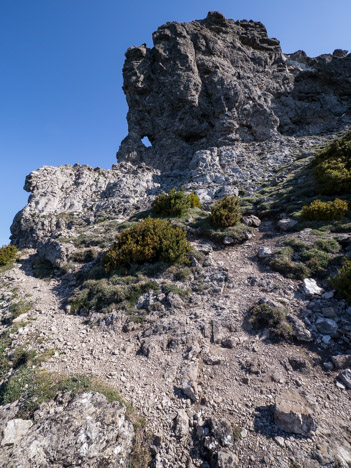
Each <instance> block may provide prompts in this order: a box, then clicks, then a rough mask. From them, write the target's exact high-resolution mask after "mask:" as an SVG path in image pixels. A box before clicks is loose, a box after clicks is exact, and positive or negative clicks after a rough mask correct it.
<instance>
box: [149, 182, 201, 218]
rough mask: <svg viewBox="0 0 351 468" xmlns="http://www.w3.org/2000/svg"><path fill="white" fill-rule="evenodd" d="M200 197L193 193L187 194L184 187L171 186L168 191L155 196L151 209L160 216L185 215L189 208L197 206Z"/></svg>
mask: <svg viewBox="0 0 351 468" xmlns="http://www.w3.org/2000/svg"><path fill="white" fill-rule="evenodd" d="M199 207H200V199H199V197H198V196H197V195H196V194H195V193H193V192H192V193H190V194H187V193H185V191H184V189H183V188H182V189H181V190H176V189H175V188H173V189H172V190H170V191H169V193H162V194H160V195H158V196H157V198H156V200H155V201H154V203H153V204H152V211H153V212H154V213H156V214H159V215H161V216H176V217H180V216H185V215H186V214H187V213H188V211H189V209H190V208H199Z"/></svg>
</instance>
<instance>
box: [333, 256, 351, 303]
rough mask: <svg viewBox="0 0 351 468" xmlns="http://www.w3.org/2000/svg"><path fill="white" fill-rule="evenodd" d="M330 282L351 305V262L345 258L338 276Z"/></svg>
mask: <svg viewBox="0 0 351 468" xmlns="http://www.w3.org/2000/svg"><path fill="white" fill-rule="evenodd" d="M329 281H330V283H331V285H332V287H333V288H335V289H336V290H337V291H338V292H339V293H340V294H341V295H342V296H344V297H345V299H346V300H347V301H348V302H349V303H350V304H351V260H348V259H347V258H345V260H344V263H343V265H342V267H341V268H340V270H339V271H338V274H337V275H336V276H335V277H334V278H330V280H329Z"/></svg>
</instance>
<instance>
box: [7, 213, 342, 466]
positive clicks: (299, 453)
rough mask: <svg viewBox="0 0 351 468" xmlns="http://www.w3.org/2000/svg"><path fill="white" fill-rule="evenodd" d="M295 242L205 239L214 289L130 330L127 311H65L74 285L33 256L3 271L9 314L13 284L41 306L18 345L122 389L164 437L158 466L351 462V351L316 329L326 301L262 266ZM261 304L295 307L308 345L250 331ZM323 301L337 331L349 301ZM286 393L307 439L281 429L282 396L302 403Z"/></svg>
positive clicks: (270, 236)
mask: <svg viewBox="0 0 351 468" xmlns="http://www.w3.org/2000/svg"><path fill="white" fill-rule="evenodd" d="M289 235H290V236H291V234H286V233H283V232H281V231H277V230H276V226H275V224H274V223H272V222H271V221H267V222H263V223H262V224H261V226H260V227H259V229H258V230H256V233H255V235H254V237H253V238H252V239H250V240H249V241H247V242H246V243H245V244H243V245H239V246H232V247H231V246H228V247H226V248H220V249H218V248H216V247H215V246H214V245H213V244H211V243H207V244H206V248H205V247H204V243H202V249H203V250H205V251H207V252H208V253H207V257H206V260H205V262H204V266H201V267H199V268H200V269H201V274H202V276H203V277H204V278H205V283H206V284H207V285H208V286H209V288H208V289H205V290H204V291H203V292H202V293H192V295H191V298H190V302H187V303H185V302H183V301H182V299H180V298H178V301H173V303H172V304H171V305H169V306H168V308H167V311H166V313H165V314H161V316H160V317H157V318H156V319H154V320H153V321H152V323H146V324H141V325H136V326H135V327H127V329H126V327H123V324H124V322H125V320H124V319H123V317H121V316H119V315H118V314H115V315H113V314H112V316H110V319H109V320H108V319H103V320H101V319H100V321H98V322H93V323H92V322H91V321H89V320H87V317H81V316H76V315H70V314H68V313H67V306H66V307H64V305H62V304H63V299H64V298H65V297H66V296H67V294H68V292H69V291H71V290H72V289H74V287H75V286H76V285H75V283H74V279H72V275H70V274H66V275H65V276H63V278H53V279H51V280H49V281H47V280H40V279H38V278H35V277H33V275H32V274H33V271H32V266H31V256H32V255H33V254H34V253H35V252H34V251H27V252H26V253H24V254H23V255H22V257H21V261H20V263H19V264H17V265H16V267H15V268H14V269H13V270H10V271H8V272H6V273H4V274H3V275H2V286H3V287H2V297H3V302H2V305H3V310H4V309H5V310H6V307H8V303H7V301H6V299H7V300H9V299H10V298H11V294H12V293H11V291H13V290H14V288H15V291H16V294H18V295H19V297H25V296H28V297H29V298H30V301H31V302H32V307H31V310H30V311H29V312H27V313H25V314H23V315H20V316H19V317H18V318H17V319H16V321H20V322H21V323H23V322H25V323H26V324H25V326H22V327H20V328H19V329H18V330H17V332H16V333H15V334H14V335H13V342H12V346H13V347H16V346H19V345H26V344H29V343H30V347H32V348H35V349H36V350H37V351H38V353H45V352H47V351H48V350H53V351H52V354H53V355H52V356H51V357H50V358H48V359H47V360H46V361H45V362H43V363H42V364H41V365H42V366H43V367H44V368H45V369H47V370H48V371H50V372H55V373H59V374H67V373H68V374H76V373H84V374H87V375H92V376H98V377H99V378H101V379H102V380H103V381H105V382H108V383H109V384H110V385H111V386H112V387H114V388H116V389H118V391H119V392H120V394H121V395H122V396H123V398H124V399H125V400H126V401H127V402H129V403H131V404H132V405H133V407H134V408H135V409H136V411H137V412H138V413H139V414H140V415H142V416H143V417H145V420H146V423H147V427H148V428H149V429H150V430H151V431H152V433H153V434H154V436H158V437H154V439H153V444H154V446H153V453H154V462H153V463H154V466H160V467H161V466H168V467H171V466H172V467H173V466H179V467H181V466H203V467H205V466H207V465H206V460H207V462H208V463H212V464H213V463H214V461H213V460H214V459H215V458H216V459H217V460H218V459H219V460H220V461H219V462H217V463H218V466H223V467H224V466H247V467H251V466H252V467H254V466H258V465H261V464H262V465H266V466H272V467H278V466H279V467H285V466H286V467H291V466H303V467H310V466H311V467H317V466H345V467H346V466H350V463H351V445H350V442H351V439H350V437H351V433H350V429H351V428H350V417H349V416H350V408H351V400H350V390H348V388H347V386H346V385H345V384H342V382H341V381H340V380H338V379H336V378H337V377H338V375H339V374H340V372H341V369H342V368H343V367H344V366H345V367H347V366H348V365H349V363H348V361H347V359H350V358H349V357H347V352H348V353H349V344H348V343H346V342H345V341H343V340H342V339H341V333H339V332H338V331H336V333H334V335H333V338H331V337H330V335H328V334H327V333H326V332H325V333H324V334H321V333H319V332H318V329H316V327H315V326H314V325H313V322H312V323H311V320H313V316H314V315H316V318H315V319H317V320H318V318H320V317H322V316H323V314H322V313H321V312H319V313H318V312H313V309H312V308H313V307H314V308H317V307H316V303H319V305H320V306H323V296H315V297H314V298H311V297H310V296H308V295H306V292H305V291H304V289H303V285H302V282H301V281H297V280H292V279H287V278H284V277H282V276H281V275H280V274H279V273H276V272H273V271H272V270H270V269H269V268H267V267H266V266H265V263H264V260H263V261H262V258H261V260H260V259H259V258H258V252H259V250H260V256H261V257H262V255H263V252H266V253H267V252H269V251H270V250H271V251H272V250H274V249H275V248H277V246H279V243H280V242H281V240H282V237H287V236H289ZM309 235H311V234H310V233H309V231H308V230H307V231H303V232H302V233H300V234H299V237H300V238H301V237H305V238H306V237H308V236H309ZM213 247H215V248H213ZM262 248H263V250H262ZM328 292H329V291H327V292H326V294H327V296H326V295H325V293H324V297H329V296H328ZM259 301H265V302H268V303H273V304H278V305H283V306H286V307H287V308H288V310H289V314H290V316H291V317H292V318H294V317H295V318H300V319H302V320H301V321H299V320H298V321H296V323H297V326H298V329H299V334H298V336H299V339H300V340H302V341H299V339H298V340H295V341H294V342H289V341H284V340H283V341H280V342H278V343H277V342H275V341H274V339H273V340H272V339H270V336H269V331H268V330H267V329H265V330H261V331H260V332H258V333H256V332H255V331H254V330H252V327H250V326H249V325H248V323H247V322H248V320H247V318H248V311H249V310H250V308H251V307H252V306H253V305H255V304H256V303H258V302H259ZM325 301H326V303H327V304H328V306H329V308H330V307H331V306H334V310H335V311H336V313H335V314H334V315H336V314H338V313H339V310H340V314H341V311H342V315H340V317H339V316H337V317H335V316H334V317H333V319H334V320H335V321H334V320H333V321H334V323H335V326H336V329H337V328H338V325H337V324H340V321H341V319H342V318H344V319H346V318H347V316H348V317H349V319H350V321H351V314H350V312H351V310H350V308H348V309H345V305H344V304H343V303H342V301H340V300H336V299H335V300H334V299H325ZM333 301H334V302H333ZM338 307H339V309H338ZM322 309H323V307H322V308H321V309H320V310H322ZM68 310H69V307H68ZM347 314H348V315H347ZM311 316H312V319H311ZM304 318H305V321H304ZM295 320H296V319H295ZM328 320H331V319H328ZM306 324H307V328H306ZM295 325H296V324H295ZM130 328H132V329H130ZM133 328H134V329H133ZM309 330H310V331H309ZM312 336H313V341H312ZM326 337H329V338H326ZM318 343H319V344H318ZM340 353H342V356H343V357H342V356H339V358H338V359H339V360H338V359H336V360H335V361H333V358H332V355H338V354H340ZM342 359H344V361H345V362H344V364H343V363H342V362H341V361H342ZM333 362H335V364H333ZM288 391H293V392H297V395H298V396H296V395H295V397H294V398H295V400H296V398H298V399H302V400H301V402H298V403H301V405H302V408H303V409H302V410H301V408H300V410H299V409H296V408H295V410H294V408H293V406H294V404H293V403H291V407H289V409H288V411H292V412H293V413H294V411H295V412H296V413H297V414H298V415H299V411H300V413H301V411H302V413H303V414H304V413H306V414H304V416H306V415H307V416H306V417H310V418H311V420H313V422H311V421H310V423H309V425H308V424H307V426H308V429H306V427H307V426H306V427H305V428H304V429H303V428H302V426H303V425H301V424H299V423H297V425H298V426H300V429H298V432H302V433H301V434H296V433H293V432H291V430H292V429H293V427H294V424H295V423H294V421H292V420H288V421H287V422H286V421H285V422H284V423H283V425H282V426H281V427H283V428H284V429H285V430H282V429H281V428H280V427H279V425H277V424H276V423H277V416H276V417H274V408H276V410H277V405H278V400H279V398H280V397H281V396H282V398H283V401H284V402H285V403H286V402H287V401H289V398H290V399H291V398H292V400H293V401H295V400H294V398H293V397H291V396H289V395H290V394H289V393H287V392H288ZM288 404H289V403H288ZM296 404H297V403H296ZM278 406H279V405H278ZM297 417H301V414H300V416H297ZM311 428H313V430H311ZM230 459H232V460H233V461H232V462H230V461H228V460H230ZM225 460H227V461H225ZM337 464H338V465H337ZM211 466H212V465H211ZM216 466H217V465H216Z"/></svg>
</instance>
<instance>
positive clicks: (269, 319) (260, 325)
mask: <svg viewBox="0 0 351 468" xmlns="http://www.w3.org/2000/svg"><path fill="white" fill-rule="evenodd" d="M250 313H251V317H250V319H249V321H250V323H251V325H252V326H253V328H254V329H255V330H261V329H264V328H269V331H270V335H271V336H272V337H274V338H277V339H280V338H285V339H289V338H292V336H293V329H292V326H291V325H290V324H289V323H288V321H287V319H286V311H285V309H282V308H279V307H270V306H269V305H268V304H257V305H255V306H254V307H252V309H251V311H250Z"/></svg>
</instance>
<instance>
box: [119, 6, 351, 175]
mask: <svg viewBox="0 0 351 468" xmlns="http://www.w3.org/2000/svg"><path fill="white" fill-rule="evenodd" d="M153 43H154V47H153V48H152V49H148V48H147V47H146V46H145V45H142V46H139V47H131V48H129V49H128V51H127V53H126V61H125V64H124V69H123V76H124V86H123V89H124V92H125V94H126V97H127V101H128V105H129V112H128V126H129V132H128V136H127V137H126V138H125V139H124V141H123V142H122V144H121V147H120V149H119V151H118V154H117V158H118V160H119V161H124V160H128V161H147V163H148V164H152V165H156V166H157V167H161V166H162V167H164V166H165V164H166V163H167V165H168V169H172V168H174V166H178V167H181V166H183V165H184V164H186V163H189V162H190V160H191V158H192V156H193V155H194V153H195V152H196V151H197V150H202V149H207V148H210V147H217V148H220V147H225V146H232V145H235V144H236V143H237V142H238V141H243V142H251V141H262V140H267V139H271V138H273V137H277V136H278V135H279V134H283V135H293V134H294V135H309V134H318V133H321V132H325V131H331V130H333V129H335V128H337V127H338V126H340V123H341V117H342V121H343V122H344V123H345V121H346V120H347V119H350V117H351V99H350V93H351V81H350V72H351V54H348V55H347V52H346V51H340V50H338V51H335V52H334V54H333V55H322V56H320V57H317V58H313V59H312V58H309V57H307V56H306V54H305V53H304V52H303V51H298V52H296V53H295V54H291V55H284V54H283V53H282V51H281V48H280V44H279V41H278V40H277V39H273V38H269V37H268V36H267V32H266V29H265V27H264V25H263V24H262V23H258V22H253V21H236V22H235V21H233V20H226V19H225V18H224V16H223V15H222V14H220V13H218V12H210V13H209V14H208V16H207V18H206V19H204V20H201V21H193V22H191V23H181V24H180V23H175V22H171V23H166V24H165V25H163V26H161V27H160V28H159V29H158V30H157V31H156V32H155V33H154V34H153ZM320 96H322V97H320ZM145 136H147V137H148V139H149V141H150V142H151V144H152V147H148V148H146V147H145V146H144V144H143V143H142V142H141V139H142V138H143V137H145Z"/></svg>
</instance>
